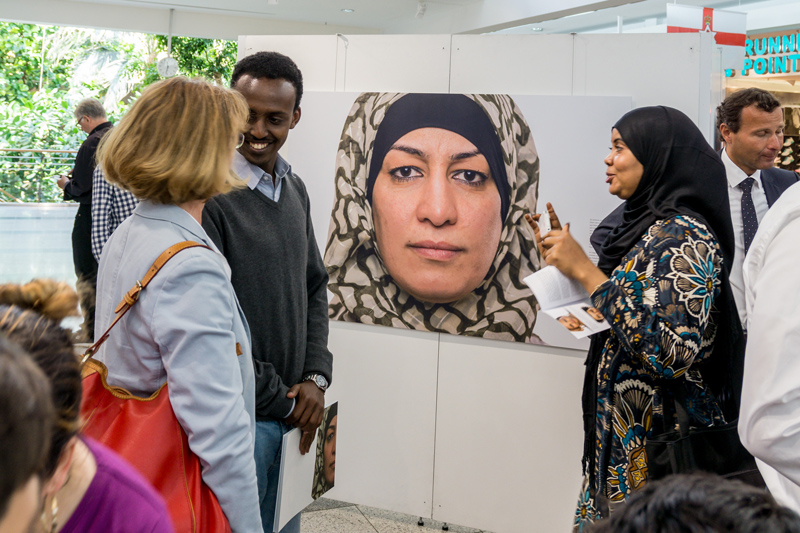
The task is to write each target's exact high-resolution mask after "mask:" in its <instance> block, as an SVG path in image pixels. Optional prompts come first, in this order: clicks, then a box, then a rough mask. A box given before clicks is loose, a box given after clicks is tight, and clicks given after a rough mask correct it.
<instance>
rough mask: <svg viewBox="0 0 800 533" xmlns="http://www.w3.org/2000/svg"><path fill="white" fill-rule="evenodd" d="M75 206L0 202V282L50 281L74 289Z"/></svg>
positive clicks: (76, 206)
mask: <svg viewBox="0 0 800 533" xmlns="http://www.w3.org/2000/svg"><path fill="white" fill-rule="evenodd" d="M77 210H78V204H39V203H17V202H13V203H11V202H9V203H0V283H9V282H12V283H24V282H27V281H30V280H31V279H33V278H53V279H57V280H62V281H66V282H68V283H69V284H70V285H72V286H74V285H75V281H76V277H75V267H74V266H73V262H72V226H73V224H74V221H75V213H76V212H77Z"/></svg>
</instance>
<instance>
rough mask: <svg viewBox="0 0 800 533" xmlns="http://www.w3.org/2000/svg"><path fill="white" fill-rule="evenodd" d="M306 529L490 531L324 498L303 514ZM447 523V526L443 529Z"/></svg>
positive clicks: (332, 532) (325, 532) (334, 532)
mask: <svg viewBox="0 0 800 533" xmlns="http://www.w3.org/2000/svg"><path fill="white" fill-rule="evenodd" d="M300 520H301V522H300V530H301V532H302V533H412V532H413V533H434V532H438V531H449V532H450V533H490V532H488V531H480V530H478V529H472V528H468V527H462V526H456V525H450V524H447V525H445V524H443V523H442V522H437V521H436V520H432V519H430V518H426V519H425V525H423V526H419V525H417V521H418V520H419V517H417V516H411V515H405V514H400V513H394V512H392V511H384V510H383V509H376V508H374V507H367V506H365V505H355V504H352V503H345V502H339V501H336V500H327V499H325V498H320V499H319V500H317V501H316V502H314V503H312V504H311V505H309V506H308V507H307V508H306V509H305V510H304V511H303V513H302V514H301V515H300ZM443 526H444V527H447V529H446V530H445V529H443Z"/></svg>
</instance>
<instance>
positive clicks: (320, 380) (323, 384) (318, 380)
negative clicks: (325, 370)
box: [303, 374, 328, 392]
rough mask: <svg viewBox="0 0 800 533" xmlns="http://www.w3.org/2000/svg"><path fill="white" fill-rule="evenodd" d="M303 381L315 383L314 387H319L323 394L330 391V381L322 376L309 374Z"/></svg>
mask: <svg viewBox="0 0 800 533" xmlns="http://www.w3.org/2000/svg"><path fill="white" fill-rule="evenodd" d="M303 381H313V382H314V385H316V386H317V387H319V390H321V391H322V392H325V391H326V390H328V380H327V379H325V376H323V375H322V374H308V375H307V376H306V377H304V378H303Z"/></svg>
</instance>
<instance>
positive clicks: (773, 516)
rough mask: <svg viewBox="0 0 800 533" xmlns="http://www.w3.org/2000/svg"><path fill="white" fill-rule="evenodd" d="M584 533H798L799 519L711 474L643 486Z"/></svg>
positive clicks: (772, 501) (767, 497)
mask: <svg viewBox="0 0 800 533" xmlns="http://www.w3.org/2000/svg"><path fill="white" fill-rule="evenodd" d="M589 532H590V533H800V516H798V515H797V514H796V513H795V512H794V511H792V510H791V509H787V508H786V507H783V506H781V505H779V504H778V502H776V501H775V499H773V497H772V496H771V495H770V494H769V493H768V492H766V491H764V490H761V489H758V488H755V487H752V486H750V485H746V484H744V483H742V482H741V481H729V480H727V479H725V478H723V477H720V476H717V475H713V474H706V473H702V474H680V475H674V476H668V477H666V478H664V479H661V480H658V481H654V482H653V483H650V484H648V485H647V486H646V487H645V488H643V489H642V490H641V491H639V492H637V493H636V494H634V495H633V496H631V498H630V499H629V500H628V503H627V504H626V505H625V506H623V507H622V508H621V509H620V510H619V511H617V512H616V513H614V514H613V515H611V518H609V519H608V520H604V521H602V522H599V523H597V524H596V525H595V526H594V527H592V528H590V529H589Z"/></svg>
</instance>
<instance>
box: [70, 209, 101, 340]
mask: <svg viewBox="0 0 800 533" xmlns="http://www.w3.org/2000/svg"><path fill="white" fill-rule="evenodd" d="M72 262H73V263H74V264H75V275H76V276H78V297H79V298H80V304H81V310H82V311H83V325H82V327H81V329H82V330H83V336H84V340H85V341H87V342H88V341H90V340H91V339H92V338H93V337H94V303H95V288H96V286H97V261H95V259H94V255H92V206H91V204H80V205H79V206H78V214H77V215H75V225H74V226H73V227H72Z"/></svg>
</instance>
